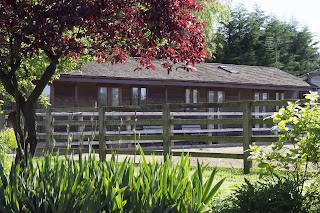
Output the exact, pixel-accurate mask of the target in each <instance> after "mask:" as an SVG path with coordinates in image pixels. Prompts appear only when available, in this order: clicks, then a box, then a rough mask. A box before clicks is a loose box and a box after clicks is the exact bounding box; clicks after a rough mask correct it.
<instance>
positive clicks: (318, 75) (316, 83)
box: [300, 69, 320, 95]
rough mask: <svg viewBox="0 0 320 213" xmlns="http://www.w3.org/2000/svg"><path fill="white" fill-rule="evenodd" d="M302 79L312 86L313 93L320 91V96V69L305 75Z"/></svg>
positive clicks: (319, 92)
mask: <svg viewBox="0 0 320 213" xmlns="http://www.w3.org/2000/svg"><path fill="white" fill-rule="evenodd" d="M300 78H301V79H302V80H304V81H305V82H307V83H308V84H310V86H311V90H312V91H318V94H319V95H320V69H317V70H314V71H312V72H309V73H307V74H304V75H302V76H300Z"/></svg>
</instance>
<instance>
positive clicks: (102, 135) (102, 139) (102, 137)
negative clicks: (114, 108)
mask: <svg viewBox="0 0 320 213" xmlns="http://www.w3.org/2000/svg"><path fill="white" fill-rule="evenodd" d="M104 121H105V108H104V107H103V106H100V107H99V157H100V159H101V160H102V161H105V160H106V126H105V122H104Z"/></svg>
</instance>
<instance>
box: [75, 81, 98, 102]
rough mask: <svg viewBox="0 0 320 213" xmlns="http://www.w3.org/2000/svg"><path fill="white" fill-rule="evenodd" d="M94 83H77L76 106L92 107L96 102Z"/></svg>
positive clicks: (96, 89)
mask: <svg viewBox="0 0 320 213" xmlns="http://www.w3.org/2000/svg"><path fill="white" fill-rule="evenodd" d="M97 93H98V88H97V85H96V84H78V100H77V105H78V107H94V106H95V105H96V102H98V95H97Z"/></svg>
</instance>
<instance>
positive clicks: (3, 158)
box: [0, 128, 17, 172]
mask: <svg viewBox="0 0 320 213" xmlns="http://www.w3.org/2000/svg"><path fill="white" fill-rule="evenodd" d="M16 148H17V141H16V137H15V134H14V131H13V129H12V128H9V129H5V130H1V131H0V163H2V165H3V166H4V169H5V171H6V172H8V171H9V170H10V165H11V159H10V158H9V157H8V153H10V152H12V151H13V150H14V149H16Z"/></svg>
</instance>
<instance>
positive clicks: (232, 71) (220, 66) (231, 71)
mask: <svg viewBox="0 0 320 213" xmlns="http://www.w3.org/2000/svg"><path fill="white" fill-rule="evenodd" d="M218 68H220V69H222V70H224V71H227V72H229V73H232V74H239V71H237V70H234V69H231V68H230V67H228V66H225V65H219V66H218Z"/></svg>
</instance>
